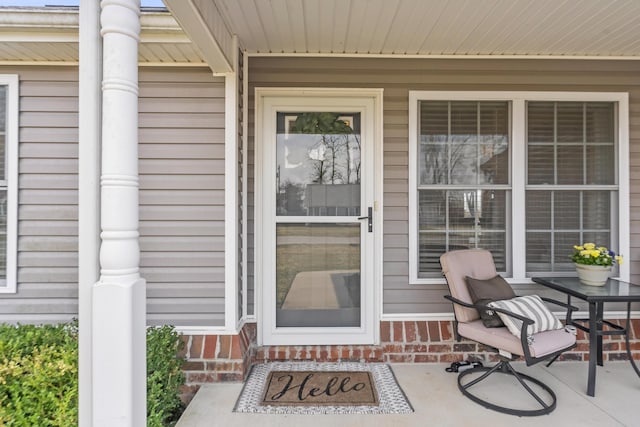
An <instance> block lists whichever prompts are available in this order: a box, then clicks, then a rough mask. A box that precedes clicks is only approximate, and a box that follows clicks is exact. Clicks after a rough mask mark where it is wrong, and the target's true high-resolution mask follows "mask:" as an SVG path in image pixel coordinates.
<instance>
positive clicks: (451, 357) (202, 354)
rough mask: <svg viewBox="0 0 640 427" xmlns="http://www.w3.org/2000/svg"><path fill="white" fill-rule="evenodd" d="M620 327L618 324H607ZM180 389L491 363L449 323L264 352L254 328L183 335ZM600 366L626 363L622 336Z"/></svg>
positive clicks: (408, 325) (490, 356) (404, 325)
mask: <svg viewBox="0 0 640 427" xmlns="http://www.w3.org/2000/svg"><path fill="white" fill-rule="evenodd" d="M612 322H613V323H617V324H620V325H622V324H624V323H625V321H624V320H612ZM631 326H632V327H631V335H630V346H631V351H632V355H633V358H634V359H635V360H640V319H634V320H632V322H631ZM182 338H183V341H184V342H185V348H184V350H183V352H182V355H183V356H185V357H186V359H187V360H186V362H185V364H184V367H183V370H184V372H185V375H186V384H185V386H184V388H183V399H184V400H185V401H186V402H188V401H190V400H191V398H192V397H193V395H195V393H196V391H197V390H198V388H199V387H200V385H202V384H205V383H211V382H234V381H235V382H237V381H243V380H244V379H245V377H246V376H247V374H248V373H249V370H250V368H251V365H252V364H253V363H257V362H263V361H288V360H300V361H303V360H304V361H318V362H340V361H361V362H385V363H451V362H454V361H460V360H467V359H477V360H482V361H484V362H491V361H495V360H497V358H496V356H495V355H494V353H493V352H491V351H488V349H487V348H485V346H483V345H481V344H476V343H475V342H472V341H466V340H463V341H460V342H456V341H455V339H454V335H453V322H452V321H436V320H434V321H385V322H381V323H380V341H381V343H380V345H375V346H372V345H335V346H331V345H309V346H269V347H266V346H265V347H258V346H257V344H256V325H255V324H253V323H248V324H245V325H244V327H243V328H242V330H241V331H240V333H239V334H238V335H183V337H182ZM577 339H578V345H577V346H576V347H575V348H574V349H573V350H572V351H568V352H566V353H563V354H562V355H561V356H560V358H559V360H567V361H587V360H589V341H588V337H587V335H586V334H585V333H584V332H582V331H578V336H577ZM603 350H604V356H603V357H604V360H605V361H607V360H626V359H627V353H626V344H625V342H624V337H622V336H605V337H604V339H603Z"/></svg>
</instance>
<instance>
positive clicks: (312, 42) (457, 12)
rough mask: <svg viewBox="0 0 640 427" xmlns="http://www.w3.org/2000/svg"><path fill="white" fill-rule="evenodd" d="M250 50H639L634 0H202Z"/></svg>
mask: <svg viewBox="0 0 640 427" xmlns="http://www.w3.org/2000/svg"><path fill="white" fill-rule="evenodd" d="M209 1H211V2H213V3H214V4H215V6H216V7H217V9H218V11H219V13H220V14H221V16H222V17H223V19H224V20H225V21H226V23H227V24H228V28H229V31H230V32H231V33H232V34H237V35H238V38H239V42H240V45H241V47H243V48H244V49H246V50H247V51H249V52H252V53H283V54H290V53H303V54H331V53H332V54H349V55H353V54H389V55H425V56H434V55H436V56H440V55H447V56H448V55H461V56H478V55H482V56H484V55H496V56H511V55H525V56H562V57H566V56H570V57H576V56H580V57H582V56H595V57H599V56H602V57H630V58H640V1H638V0H535V1H532V0H209Z"/></svg>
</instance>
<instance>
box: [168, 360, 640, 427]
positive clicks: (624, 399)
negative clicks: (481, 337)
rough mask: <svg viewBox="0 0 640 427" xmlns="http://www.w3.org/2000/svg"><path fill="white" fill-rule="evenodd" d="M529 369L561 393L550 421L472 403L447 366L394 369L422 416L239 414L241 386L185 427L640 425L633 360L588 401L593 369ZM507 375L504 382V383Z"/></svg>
mask: <svg viewBox="0 0 640 427" xmlns="http://www.w3.org/2000/svg"><path fill="white" fill-rule="evenodd" d="M541 365H542V364H540V365H536V366H531V367H528V368H527V367H526V366H524V364H521V363H514V366H515V367H516V369H517V370H518V371H520V372H523V373H526V374H528V375H531V376H533V377H535V378H537V379H539V380H541V381H542V382H544V383H546V384H547V385H548V386H550V387H551V389H552V390H553V391H554V392H555V393H556V395H557V398H558V399H557V407H556V409H555V411H553V412H552V413H551V414H549V415H542V416H538V417H521V418H518V417H515V416H512V415H505V414H500V413H498V412H495V411H491V410H489V409H485V408H484V407H482V406H480V405H478V404H476V403H474V402H472V401H471V400H469V399H467V398H466V397H464V396H463V395H462V394H461V393H460V391H459V390H458V387H457V381H456V376H457V374H455V373H448V372H445V370H444V369H445V367H446V366H447V365H444V364H392V365H391V366H392V368H393V371H394V373H395V375H396V378H397V379H398V383H399V384H400V386H401V387H402V389H403V390H404V392H405V394H406V395H407V398H408V399H409V401H410V402H411V405H412V406H413V408H414V410H415V412H414V413H412V414H404V415H264V414H240V413H235V412H233V407H234V405H235V403H236V399H237V398H238V396H239V394H240V391H241V390H242V384H241V383H223V384H211V385H206V386H203V387H202V388H201V389H200V390H199V391H198V393H197V394H196V396H195V398H194V399H193V401H192V402H191V404H190V405H189V407H188V408H187V410H186V411H185V413H184V414H183V416H182V418H181V419H180V421H179V422H178V424H177V427H204V426H225V427H233V426H252V425H258V426H260V427H271V426H285V425H304V426H305V427H316V426H328V425H329V426H334V427H342V426H354V427H355V426H358V427H360V426H362V427H364V426H367V427H371V426H376V427H377V426H390V427H391V426H393V427H396V426H425V425H430V426H463V425H472V426H485V425H490V426H492V427H496V426H513V425H516V424H517V425H518V426H528V425H531V426H539V425H541V424H544V425H545V427H550V426H568V425H569V426H571V425H579V426H583V427H584V426H598V427H602V426H640V406H639V402H640V378H638V377H637V376H636V374H635V372H634V371H633V369H632V367H631V366H630V364H629V363H628V362H605V365H604V366H599V367H598V373H597V377H596V396H595V397H589V396H587V395H586V383H587V363H586V362H584V363H582V362H556V363H554V364H553V365H551V367H549V368H547V367H544V366H541ZM502 377H506V376H505V375H499V376H498V382H500V381H501V379H502ZM509 387H510V386H509V385H508V384H495V387H493V389H494V390H495V392H496V393H498V394H499V393H502V394H503V395H505V396H507V397H508V398H513V399H518V397H517V392H515V393H514V392H511V391H509Z"/></svg>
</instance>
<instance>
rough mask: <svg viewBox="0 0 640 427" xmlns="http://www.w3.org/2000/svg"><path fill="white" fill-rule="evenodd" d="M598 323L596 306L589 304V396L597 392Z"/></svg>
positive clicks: (592, 303)
mask: <svg viewBox="0 0 640 427" xmlns="http://www.w3.org/2000/svg"><path fill="white" fill-rule="evenodd" d="M597 331H598V322H597V319H596V304H595V303H594V302H590V303H589V376H588V379H587V395H589V396H595V391H596V362H597V353H598V338H597V336H598V332H597Z"/></svg>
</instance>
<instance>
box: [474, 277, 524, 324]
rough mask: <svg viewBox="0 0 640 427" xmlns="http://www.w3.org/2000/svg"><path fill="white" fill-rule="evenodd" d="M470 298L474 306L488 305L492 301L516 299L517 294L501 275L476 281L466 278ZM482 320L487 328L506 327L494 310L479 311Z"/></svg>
mask: <svg viewBox="0 0 640 427" xmlns="http://www.w3.org/2000/svg"><path fill="white" fill-rule="evenodd" d="M466 280H467V287H468V288H469V296H471V300H472V301H473V303H474V304H487V303H490V302H492V301H497V300H505V299H511V298H515V296H516V294H515V292H513V289H511V286H510V285H509V284H508V283H507V281H506V280H504V279H503V278H502V276H500V275H499V274H497V275H496V276H495V277H492V278H491V279H484V280H482V279H476V278H473V277H469V276H467V277H466ZM478 311H479V312H480V319H482V323H484V326H486V327H487V328H499V327H502V326H504V323H503V322H502V319H500V316H498V313H496V312H495V311H493V310H490V309H479V310H478Z"/></svg>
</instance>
